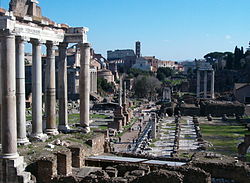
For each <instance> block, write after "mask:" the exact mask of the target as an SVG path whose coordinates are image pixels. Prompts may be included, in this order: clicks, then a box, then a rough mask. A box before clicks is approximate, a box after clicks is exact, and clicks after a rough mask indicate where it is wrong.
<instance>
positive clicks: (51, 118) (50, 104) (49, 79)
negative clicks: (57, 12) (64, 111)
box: [45, 42, 58, 135]
mask: <svg viewBox="0 0 250 183" xmlns="http://www.w3.org/2000/svg"><path fill="white" fill-rule="evenodd" d="M46 47H47V60H46V71H45V116H46V133H47V134H48V135H58V131H57V126H56V76H55V72H56V69H55V64H56V63H55V45H54V44H53V42H47V44H46Z"/></svg>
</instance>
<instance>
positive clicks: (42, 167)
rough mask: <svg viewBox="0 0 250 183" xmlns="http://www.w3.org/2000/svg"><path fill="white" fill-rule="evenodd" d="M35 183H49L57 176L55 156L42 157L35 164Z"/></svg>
mask: <svg viewBox="0 0 250 183" xmlns="http://www.w3.org/2000/svg"><path fill="white" fill-rule="evenodd" d="M37 171H38V175H37V181H38V182H39V183H50V182H51V180H52V179H53V178H54V177H56V176H57V158H56V156H51V157H44V158H42V159H40V160H39V161H38V162H37Z"/></svg>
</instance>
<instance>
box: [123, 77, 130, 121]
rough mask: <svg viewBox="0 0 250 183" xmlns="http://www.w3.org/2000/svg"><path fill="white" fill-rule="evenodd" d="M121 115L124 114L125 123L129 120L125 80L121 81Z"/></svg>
mask: <svg viewBox="0 0 250 183" xmlns="http://www.w3.org/2000/svg"><path fill="white" fill-rule="evenodd" d="M122 106H123V115H124V116H125V120H126V125H127V124H128V123H129V122H130V115H129V112H128V109H127V98H126V82H125V81H124V82H123V97H122Z"/></svg>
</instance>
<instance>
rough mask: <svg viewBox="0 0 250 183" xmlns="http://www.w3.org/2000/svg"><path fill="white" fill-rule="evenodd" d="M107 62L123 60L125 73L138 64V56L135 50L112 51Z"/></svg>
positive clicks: (108, 53)
mask: <svg viewBox="0 0 250 183" xmlns="http://www.w3.org/2000/svg"><path fill="white" fill-rule="evenodd" d="M107 60H108V61H107V62H110V61H113V60H123V63H124V65H123V67H124V69H125V71H128V70H129V69H130V68H131V67H132V66H133V65H134V64H135V62H136V54H135V52H134V50H132V49H126V50H115V51H111V50H109V51H108V52H107Z"/></svg>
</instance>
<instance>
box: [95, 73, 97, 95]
mask: <svg viewBox="0 0 250 183" xmlns="http://www.w3.org/2000/svg"><path fill="white" fill-rule="evenodd" d="M95 92H96V93H97V71H96V73H95Z"/></svg>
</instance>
